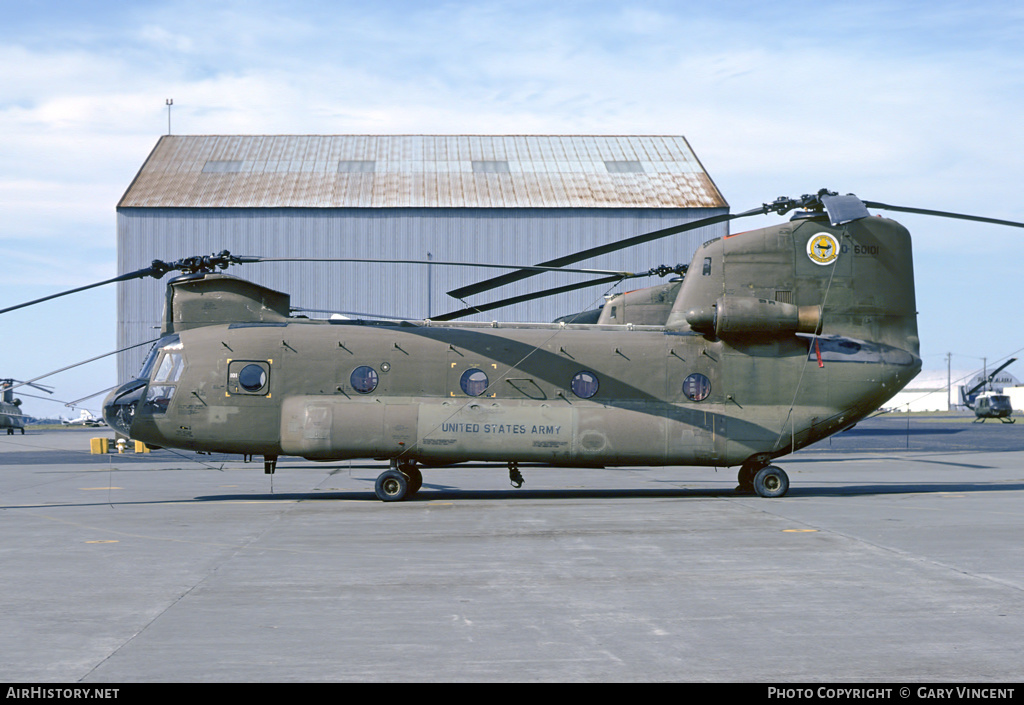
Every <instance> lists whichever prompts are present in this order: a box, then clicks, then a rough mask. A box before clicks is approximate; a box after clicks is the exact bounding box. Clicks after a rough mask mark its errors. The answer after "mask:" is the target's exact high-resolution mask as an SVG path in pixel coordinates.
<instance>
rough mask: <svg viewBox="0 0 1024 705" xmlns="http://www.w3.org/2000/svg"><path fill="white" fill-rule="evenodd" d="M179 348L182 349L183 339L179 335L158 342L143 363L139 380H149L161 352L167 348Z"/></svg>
mask: <svg viewBox="0 0 1024 705" xmlns="http://www.w3.org/2000/svg"><path fill="white" fill-rule="evenodd" d="M171 346H174V347H177V348H178V349H179V350H180V349H181V338H180V337H179V336H178V334H177V333H174V334H173V335H168V336H165V337H163V338H161V339H160V340H158V341H156V343H155V344H154V345H153V347H152V349H151V350H150V351H149V354H147V355H146V359H145V360H143V361H142V369H141V370H139V376H138V379H149V376H150V374H152V373H153V365H154V364H155V363H156V359H157V357H159V355H160V351H161V350H163V349H164V348H167V347H171Z"/></svg>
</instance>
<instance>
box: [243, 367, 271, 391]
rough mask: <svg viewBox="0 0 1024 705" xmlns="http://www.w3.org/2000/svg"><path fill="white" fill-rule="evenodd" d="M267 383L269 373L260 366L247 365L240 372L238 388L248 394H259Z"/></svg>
mask: <svg viewBox="0 0 1024 705" xmlns="http://www.w3.org/2000/svg"><path fill="white" fill-rule="evenodd" d="M266 383H267V371H266V370H264V369H263V368H262V367H260V366H259V365H246V366H245V367H243V368H242V369H241V370H239V372H238V386H240V387H241V388H242V389H244V390H245V391H247V392H258V391H260V390H261V389H263V387H264V385H266Z"/></svg>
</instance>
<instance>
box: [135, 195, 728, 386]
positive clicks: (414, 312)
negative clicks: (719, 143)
mask: <svg viewBox="0 0 1024 705" xmlns="http://www.w3.org/2000/svg"><path fill="white" fill-rule="evenodd" d="M726 212H728V209H727V208H695V209H660V210H658V209H617V208H592V209H576V208H566V209H559V208H543V209H538V208H494V209H491V208H479V209H463V208H396V209H386V208H380V209H371V208H315V209H314V208H253V209H248V208H195V209H191V208H125V207H122V208H119V209H118V215H117V228H118V271H120V272H127V271H133V270H136V269H141V268H143V267H146V266H148V265H149V263H150V262H151V261H152V260H154V259H161V260H165V261H172V260H176V259H179V258H182V257H188V256H192V255H206V254H211V253H215V252H219V251H221V250H225V249H226V250H230V251H231V253H232V254H236V255H257V256H264V257H286V256H287V257H357V258H358V257H364V258H384V259H417V260H420V259H427V255H428V253H430V255H432V257H433V259H435V260H445V261H465V262H489V263H497V262H500V263H508V264H536V263H538V262H541V261H544V260H548V259H552V258H554V257H558V256H560V255H565V254H569V253H572V252H575V251H578V250H582V249H585V248H588V247H592V246H594V245H599V244H604V243H608V242H613V241H616V240H620V239H624V238H627V237H631V236H633V235H638V234H641V233H645V232H649V231H652V230H658V229H661V228H666V227H669V226H671V225H675V224H679V223H683V222H687V221H691V220H696V219H698V218H704V217H707V216H711V215H717V214H720V213H726ZM727 232H728V229H727V225H726V224H719V225H714V226H710V227H706V228H701V229H698V230H695V231H692V232H687V233H682V234H680V235H676V236H674V237H669V238H665V239H663V240H661V241H657V242H652V243H648V244H646V245H643V246H640V247H635V248H632V249H630V250H626V251H623V252H621V253H616V254H611V255H605V256H603V257H600V258H597V259H595V260H591V261H588V262H581V263H580V264H579V265H578V266H580V267H588V268H599V269H615V270H628V271H646V270H647V269H649V268H650V267H654V266H657V265H660V264H669V265H674V264H677V263H680V262H683V263H689V261H690V259H691V257H692V255H693V252H694V251H695V250H696V248H697V247H698V246H699V245H700V244H701V243H702V242H705V241H707V240H710V239H712V238H714V237H720V236H723V235H725V234H727ZM428 270H430V271H429V272H428ZM228 271H229V273H232V274H234V275H236V276H241V277H244V278H247V279H250V280H252V281H255V282H258V283H260V284H262V285H264V286H269V287H271V288H274V289H277V290H280V291H285V292H287V293H290V294H291V296H292V305H293V306H296V307H302V308H310V309H328V310H337V311H357V312H362V313H369V314H379V315H392V316H397V317H409V318H425V317H427V316H428V315H438V314H441V313H446V312H448V311H452V310H456V309H460V308H462V307H463V304H462V303H461V302H459V301H457V300H455V299H452V298H451V297H449V296H447V295H446V293H445V292H447V291H448V290H450V289H452V288H455V287H457V286H461V285H465V284H469V283H472V282H474V281H479V280H481V279H486V278H489V277H491V276H494V275H496V274H500V273H501V272H500V271H496V270H493V269H471V268H464V267H432V268H428V267H427V266H425V265H401V264H351V263H343V264H342V263H323V264H310V263H264V264H249V265H242V266H237V267H233V268H231V269H230V270H228ZM170 277H171V275H167V276H165V277H164V279H163V280H159V281H157V280H153V279H145V280H136V281H133V282H124V283H121V284H118V320H119V328H118V347H119V348H123V347H126V346H128V345H132V344H135V343H140V342H142V341H144V340H148V339H150V338H154V337H156V336H157V335H158V334H159V326H160V320H161V315H162V309H163V302H164V288H165V286H166V281H167V280H168V279H170ZM581 278H582V277H581V276H579V275H568V274H558V273H550V274H543V275H540V276H537V277H533V278H531V279H529V280H526V281H522V282H518V283H516V284H513V285H510V286H508V287H505V288H503V289H499V290H496V291H492V292H488V293H486V294H482V295H480V296H478V297H475V298H473V299H471V300H470V303H480V302H486V301H493V300H497V299H501V298H505V297H507V296H515V295H519V294H525V293H528V292H531V291H535V290H537V289H539V288H547V287H552V286H559V285H562V284H567V283H571V282H573V281H579V280H580V279H581ZM661 281H663V280H660V279H657V278H645V279H633V280H629V281H627V282H626V283H625V285H623V286H624V287H625V288H627V289H637V288H641V287H643V286H651V285H654V284H658V283H660V282H661ZM604 293H607V287H594V288H589V289H585V290H583V291H578V292H574V293H571V294H564V295H562V296H559V297H556V298H550V299H543V300H537V301H533V302H529V303H526V304H520V305H519V306H516V307H511V308H504V309H497V310H494V311H490V312H487V313H486V314H484V315H477V316H475V317H470V318H467V319H465V320H504V321H550V320H552V319H554V318H556V317H558V316H562V315H565V314H568V313H572V312H575V311H581V310H584V309H589V308H594V307H595V306H596V305H597V304H598V303H599V302H600V301H601V296H602V294H604ZM324 317H325V316H324ZM145 353H146V348H139V349H136V350H131V351H127V352H123V353H121V354H120V355H119V356H118V378H119V380H120V381H122V382H123V381H126V380H127V379H129V378H130V377H132V376H133V375H134V374H135V373H136V372H137V371H138V369H139V367H140V365H141V362H142V359H143V357H144V356H145Z"/></svg>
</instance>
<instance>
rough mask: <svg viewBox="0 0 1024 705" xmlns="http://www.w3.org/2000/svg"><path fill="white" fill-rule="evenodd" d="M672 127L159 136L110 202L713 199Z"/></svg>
mask: <svg viewBox="0 0 1024 705" xmlns="http://www.w3.org/2000/svg"><path fill="white" fill-rule="evenodd" d="M727 205H728V204H727V203H726V201H725V199H724V198H723V197H722V195H721V194H720V193H719V191H718V188H717V187H716V186H715V184H714V182H712V180H711V178H710V177H709V176H708V175H707V173H706V172H705V171H704V167H703V166H702V165H701V163H700V161H699V160H698V159H697V157H696V156H695V155H694V153H693V151H692V150H691V149H690V145H689V144H688V143H687V141H686V139H685V138H684V137H681V136H588V135H250V136H239V135H230V136H229V135H222V136H198V135H167V136H164V137H161V138H160V140H159V141H158V142H157V144H156V147H154V149H153V152H152V153H151V154H150V156H149V158H148V159H147V160H146V163H145V164H144V165H143V167H142V169H141V170H140V171H139V173H138V175H137V176H136V177H135V180H134V181H133V182H132V184H131V186H129V187H128V190H127V191H126V192H125V194H124V196H123V197H122V199H121V202H120V203H119V204H118V207H119V208H145V207H149V208H161V207H162V208H181V207H185V208H286V207H290V208H430V207H437V208H724V207H727Z"/></svg>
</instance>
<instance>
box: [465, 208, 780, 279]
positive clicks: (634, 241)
mask: <svg viewBox="0 0 1024 705" xmlns="http://www.w3.org/2000/svg"><path fill="white" fill-rule="evenodd" d="M764 212H765V210H764V208H756V209H752V210H749V211H745V212H743V213H725V214H723V215H713V216H710V217H708V218H701V219H700V220H694V221H691V222H689V223H683V224H681V225H674V226H672V227H671V228H663V229H661V230H654V231H652V232H649V233H644V234H643V235H636V236H634V237H630V238H626V239H625V240H618V241H616V242H610V243H608V244H606V245H598V246H597V247H591V248H589V249H586V250H581V251H580V252H574V253H573V254H571V255H565V256H564V257H557V258H555V259H552V260H548V261H547V262H541V263H540V264H539V265H537V267H544V268H556V269H561V268H562V267H564V266H565V265H568V264H575V263H576V262H581V261H583V260H585V259H590V258H591V257H599V256H600V255H606V254H608V253H610V252H618V251H619V250H624V249H626V248H627V247H633V246H635V245H642V244H644V243H647V242H651V241H653V240H659V239H661V238H663V237H668V236H670V235H676V234H678V233H682V232H686V231H687V230H696V229H697V228H703V227H705V226H708V225H715V224H716V223H724V222H726V221H729V220H735V219H736V218H745V217H746V216H750V215H763V214H764ZM524 269H525V268H524ZM563 271H569V270H563ZM533 274H534V273H533V272H530V271H521V272H510V273H509V274H502V275H501V276H497V277H494V278H492V279H487V280H485V281H482V282H478V283H476V284H470V285H469V286H463V287H460V288H458V289H452V290H451V291H449V292H448V295H449V296H452V297H454V298H457V299H463V298H465V297H467V296H473V295H474V294H480V293H483V292H485V291H490V290H491V289H496V288H498V287H499V286H505V285H506V284H511V283H512V282H517V281H520V280H522V279H526V278H527V277H531V276H533Z"/></svg>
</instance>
